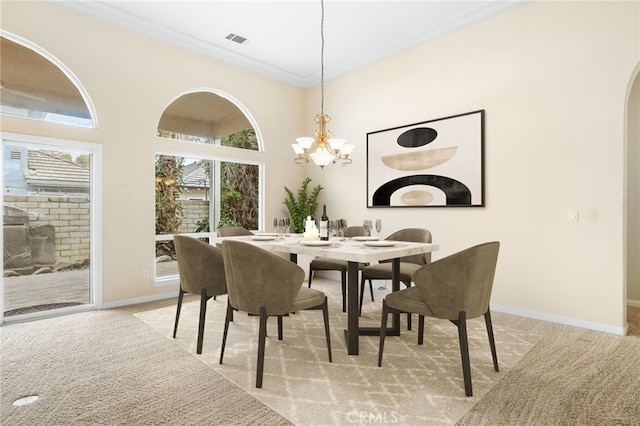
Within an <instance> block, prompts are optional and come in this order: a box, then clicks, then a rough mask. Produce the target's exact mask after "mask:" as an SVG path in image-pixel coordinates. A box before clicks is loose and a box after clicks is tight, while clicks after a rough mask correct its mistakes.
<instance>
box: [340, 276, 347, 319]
mask: <svg viewBox="0 0 640 426" xmlns="http://www.w3.org/2000/svg"><path fill="white" fill-rule="evenodd" d="M340 275H341V277H340V278H341V279H342V312H347V271H342V272H340Z"/></svg>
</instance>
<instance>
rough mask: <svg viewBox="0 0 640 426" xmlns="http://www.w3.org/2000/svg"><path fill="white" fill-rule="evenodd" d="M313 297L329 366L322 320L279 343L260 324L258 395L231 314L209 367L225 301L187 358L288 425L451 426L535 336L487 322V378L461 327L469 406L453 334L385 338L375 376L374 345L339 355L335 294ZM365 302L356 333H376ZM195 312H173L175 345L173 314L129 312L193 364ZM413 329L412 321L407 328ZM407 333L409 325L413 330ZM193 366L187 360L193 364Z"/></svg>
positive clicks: (477, 339)
mask: <svg viewBox="0 0 640 426" xmlns="http://www.w3.org/2000/svg"><path fill="white" fill-rule="evenodd" d="M314 288H317V289H320V290H323V291H325V292H326V293H327V294H328V295H329V298H330V300H329V303H330V309H331V314H330V322H331V329H332V344H333V357H334V358H333V363H329V362H328V360H327V352H326V346H325V339H324V332H323V328H322V327H323V325H322V324H323V323H322V315H321V313H320V312H319V311H311V312H301V313H298V314H296V315H294V316H291V317H289V318H286V319H285V331H284V340H283V341H278V340H277V337H276V321H275V318H273V319H271V320H270V323H269V338H268V339H267V348H266V361H265V375H264V383H263V388H262V389H256V388H255V363H256V354H257V335H258V330H257V324H258V319H257V318H256V317H248V316H247V315H246V314H236V317H235V321H234V322H233V323H232V324H231V326H230V331H229V337H228V341H227V349H226V350H225V361H224V364H222V365H220V364H219V363H218V360H219V354H220V343H221V338H222V337H221V336H222V328H223V319H224V312H225V306H226V298H224V297H222V298H221V297H219V298H218V300H217V301H211V302H210V303H209V305H208V306H209V309H208V314H207V324H206V331H205V336H206V337H205V342H204V350H203V354H202V355H200V356H197V357H198V358H199V359H201V360H202V361H203V362H204V363H206V364H207V365H209V366H210V367H212V368H213V369H214V370H215V371H217V372H218V373H220V374H221V375H222V376H224V377H226V378H228V379H229V380H231V381H232V382H233V383H235V384H237V385H238V386H239V387H241V388H242V389H243V390H245V391H246V392H248V393H250V394H251V395H253V396H255V397H256V398H257V399H259V400H260V401H262V402H264V403H265V404H266V405H268V406H269V407H271V408H273V409H274V410H275V411H277V412H278V413H280V414H281V415H283V416H284V417H286V418H287V419H288V420H290V421H291V422H293V423H295V424H296V425H301V426H302V425H346V424H354V423H356V424H362V423H381V422H386V423H397V424H402V425H423V424H430V425H451V424H454V423H456V421H458V420H459V419H460V418H462V416H463V415H464V414H465V413H466V412H467V411H469V410H470V409H471V408H472V407H473V405H474V404H476V403H477V402H478V401H479V400H480V399H481V398H482V397H483V395H485V394H486V393H487V392H488V391H489V390H490V389H491V388H492V387H493V386H494V385H495V384H496V383H497V382H498V381H499V380H500V379H502V378H503V377H505V375H507V373H508V372H509V371H510V370H512V369H513V368H514V366H515V365H516V364H517V363H518V361H520V359H521V358H522V357H523V356H524V355H525V354H526V353H527V352H528V351H529V350H530V349H531V348H532V347H533V345H534V344H535V342H536V341H538V340H539V336H538V335H535V334H531V333H530V332H528V331H521V330H518V329H515V328H506V327H503V326H501V325H500V324H499V323H498V322H496V321H494V334H495V338H496V345H497V348H498V358H499V362H500V372H499V373H496V372H495V371H494V370H493V366H492V361H491V352H490V350H489V344H488V340H487V334H486V329H485V326H484V320H483V319H482V318H480V319H476V320H472V321H470V322H469V347H470V354H471V369H472V378H473V391H474V396H473V397H471V398H467V397H465V395H464V384H463V380H462V370H461V365H460V353H459V346H458V337H457V329H456V327H455V326H454V325H453V324H451V323H449V322H448V321H442V320H435V319H432V320H428V321H427V322H426V327H425V328H426V332H425V344H424V345H423V346H418V345H417V344H416V339H417V334H416V331H415V328H417V327H414V331H410V332H407V331H406V324H405V323H404V322H403V325H402V330H403V333H402V336H400V337H389V338H388V340H387V342H386V345H385V354H384V360H383V366H382V368H378V367H377V354H378V342H379V340H378V338H377V337H361V338H360V355H358V356H349V355H347V354H346V349H345V344H344V337H343V329H344V327H345V324H346V314H344V313H342V312H341V299H340V297H341V296H340V286H339V284H337V283H336V282H333V281H330V280H326V279H324V280H323V279H318V280H317V281H316V280H314ZM376 293H377V295H376V302H374V303H371V302H370V301H369V300H368V298H365V301H366V302H367V303H366V304H365V308H364V312H363V319H362V320H361V324H364V325H374V324H379V315H380V300H382V297H383V293H385V292H384V291H376ZM198 309H199V305H198V302H197V300H195V299H191V301H190V302H188V303H186V304H185V305H184V306H183V311H182V312H183V313H182V316H181V323H180V327H179V330H178V336H177V338H176V339H171V332H172V327H173V319H174V315H175V307H174V306H166V307H163V308H159V309H155V310H150V311H146V312H139V313H137V314H136V316H137V317H138V318H140V319H141V320H142V321H144V322H145V323H146V324H148V325H149V326H151V327H153V328H154V329H156V330H157V331H158V332H159V333H160V334H161V335H163V336H165V337H166V338H168V339H171V340H172V341H174V342H175V343H176V344H177V345H179V346H180V347H182V348H184V349H185V350H186V351H187V352H188V353H191V354H195V345H196V333H197V332H196V330H197V318H198ZM414 322H416V321H415V319H414ZM416 326H417V324H416ZM194 356H196V355H194Z"/></svg>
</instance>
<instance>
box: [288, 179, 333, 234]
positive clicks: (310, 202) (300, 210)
mask: <svg viewBox="0 0 640 426" xmlns="http://www.w3.org/2000/svg"><path fill="white" fill-rule="evenodd" d="M309 182H311V178H310V177H307V178H305V179H304V180H303V181H302V185H301V186H300V188H299V189H298V196H297V198H296V196H295V195H294V194H293V191H291V190H290V189H289V188H287V187H286V186H285V187H284V190H285V191H286V193H287V196H286V198H285V199H284V201H283V202H282V203H283V204H285V205H286V206H287V209H289V215H290V216H291V226H292V227H293V232H294V233H296V234H301V233H303V232H304V221H305V219H306V218H307V216H309V214H311V215H314V216H315V213H316V208H317V207H318V203H317V199H318V195H319V194H320V191H322V190H323V189H324V188H323V187H322V186H320V185H316V186H315V187H314V188H313V189H312V190H311V194H309V192H308V189H307V188H308V186H309Z"/></svg>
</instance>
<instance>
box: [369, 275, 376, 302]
mask: <svg viewBox="0 0 640 426" xmlns="http://www.w3.org/2000/svg"><path fill="white" fill-rule="evenodd" d="M369 292H370V293H371V301H372V302H375V301H376V300H375V299H374V298H373V282H372V281H371V280H369Z"/></svg>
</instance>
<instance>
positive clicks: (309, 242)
mask: <svg viewBox="0 0 640 426" xmlns="http://www.w3.org/2000/svg"><path fill="white" fill-rule="evenodd" d="M300 244H302V245H303V246H328V245H330V244H331V241H323V240H302V241H300Z"/></svg>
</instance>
